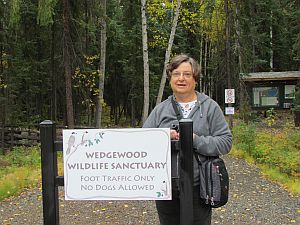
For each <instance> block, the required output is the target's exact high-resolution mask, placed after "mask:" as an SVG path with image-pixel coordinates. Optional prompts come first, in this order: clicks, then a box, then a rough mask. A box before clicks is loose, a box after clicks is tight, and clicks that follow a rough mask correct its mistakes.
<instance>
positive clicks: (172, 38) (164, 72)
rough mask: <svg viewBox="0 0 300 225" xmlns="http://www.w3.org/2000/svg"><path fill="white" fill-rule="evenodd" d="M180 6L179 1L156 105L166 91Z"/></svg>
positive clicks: (178, 0) (179, 1)
mask: <svg viewBox="0 0 300 225" xmlns="http://www.w3.org/2000/svg"><path fill="white" fill-rule="evenodd" d="M180 6H181V0H177V6H176V9H175V15H174V18H173V22H172V28H171V33H170V37H169V43H168V48H167V50H166V53H165V62H164V69H163V75H162V78H161V81H160V86H159V90H158V95H157V99H156V105H157V104H159V103H160V102H161V100H162V96H163V93H164V89H165V84H166V79H167V72H166V67H167V64H168V62H169V60H170V55H171V50H172V46H173V41H174V36H175V32H176V27H177V22H178V17H179V10H180Z"/></svg>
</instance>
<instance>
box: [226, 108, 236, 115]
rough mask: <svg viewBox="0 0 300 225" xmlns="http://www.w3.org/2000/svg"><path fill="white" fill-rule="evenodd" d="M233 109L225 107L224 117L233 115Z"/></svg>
mask: <svg viewBox="0 0 300 225" xmlns="http://www.w3.org/2000/svg"><path fill="white" fill-rule="evenodd" d="M233 114H234V107H225V115H233Z"/></svg>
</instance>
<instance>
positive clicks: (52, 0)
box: [37, 0, 57, 26]
mask: <svg viewBox="0 0 300 225" xmlns="http://www.w3.org/2000/svg"><path fill="white" fill-rule="evenodd" d="M56 3H57V0H39V6H38V16H37V21H38V23H39V24H40V25H42V26H45V25H48V24H52V23H53V15H54V7H55V5H56Z"/></svg>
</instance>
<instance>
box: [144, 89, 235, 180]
mask: <svg viewBox="0 0 300 225" xmlns="http://www.w3.org/2000/svg"><path fill="white" fill-rule="evenodd" d="M196 93H197V102H196V105H195V107H194V108H193V110H192V111H191V113H190V114H189V116H188V118H189V119H192V120H193V132H194V134H195V135H194V139H193V148H194V151H196V152H197V153H199V154H200V158H202V159H201V160H204V159H205V157H206V156H219V155H224V154H227V153H228V152H229V151H230V149H231V145H232V134H231V132H230V129H229V127H228V124H227V122H226V120H225V117H224V115H223V112H222V110H221V108H220V107H219V105H218V104H217V103H216V102H215V101H214V100H213V99H211V98H210V97H208V96H207V95H205V94H203V93H199V92H196ZM171 98H174V100H175V97H174V96H169V98H168V99H166V100H165V101H163V102H162V103H160V104H159V105H157V106H156V107H155V108H154V109H153V110H152V112H151V113H150V115H149V117H148V118H147V120H146V121H145V123H144V125H143V127H144V128H158V127H161V128H171V127H172V125H178V123H179V122H178V120H177V117H176V113H175V111H174V109H173V106H172V101H171ZM175 102H176V101H175ZM177 107H179V105H178V104H177ZM178 110H179V112H180V113H181V110H180V109H179V108H178ZM181 116H182V115H181ZM198 184H199V169H198V163H197V161H196V159H195V158H194V185H198Z"/></svg>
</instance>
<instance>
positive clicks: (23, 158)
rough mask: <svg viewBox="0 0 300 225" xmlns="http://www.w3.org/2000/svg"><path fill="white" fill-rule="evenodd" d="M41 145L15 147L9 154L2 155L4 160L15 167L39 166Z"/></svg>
mask: <svg viewBox="0 0 300 225" xmlns="http://www.w3.org/2000/svg"><path fill="white" fill-rule="evenodd" d="M40 158H41V156H40V146H38V145H37V146H34V147H30V148H27V147H23V146H21V147H14V148H13V149H12V150H11V151H10V152H9V153H8V154H6V155H3V156H1V159H2V160H5V161H7V162H9V164H10V165H12V166H14V167H22V166H39V165H40V163H41V159H40Z"/></svg>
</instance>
